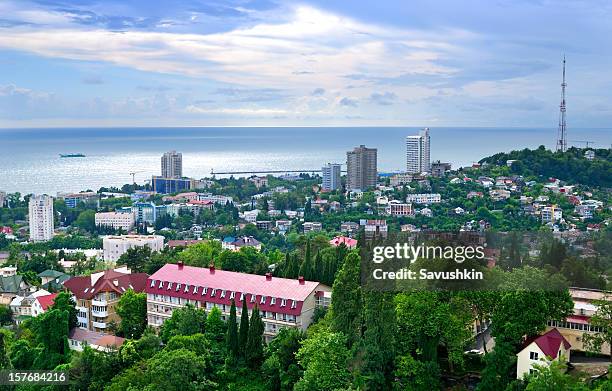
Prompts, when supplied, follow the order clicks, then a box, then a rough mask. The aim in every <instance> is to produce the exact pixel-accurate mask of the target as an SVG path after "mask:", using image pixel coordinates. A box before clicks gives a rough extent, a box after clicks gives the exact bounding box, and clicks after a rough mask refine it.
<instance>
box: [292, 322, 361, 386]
mask: <svg viewBox="0 0 612 391" xmlns="http://www.w3.org/2000/svg"><path fill="white" fill-rule="evenodd" d="M346 346H347V341H346V338H345V337H344V335H342V333H332V332H329V331H325V330H321V331H320V332H318V333H316V334H315V335H313V336H310V337H309V338H307V339H305V340H303V341H302V346H301V347H300V349H299V350H298V352H297V354H296V357H297V360H298V363H299V364H300V365H301V366H302V367H303V368H304V375H303V376H302V378H301V379H300V380H299V381H298V382H297V383H296V384H295V387H294V390H295V391H311V390H320V391H333V390H341V389H342V390H344V389H346V388H347V387H348V386H349V384H350V379H351V375H350V373H349V371H348V365H347V363H348V360H349V357H350V353H349V351H348V349H347V347H346Z"/></svg>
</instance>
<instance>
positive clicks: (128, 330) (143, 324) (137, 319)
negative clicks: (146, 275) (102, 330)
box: [116, 289, 147, 339]
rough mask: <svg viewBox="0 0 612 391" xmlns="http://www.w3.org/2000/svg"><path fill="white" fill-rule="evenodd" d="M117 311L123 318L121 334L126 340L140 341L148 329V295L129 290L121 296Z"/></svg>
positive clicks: (120, 328) (120, 327)
mask: <svg viewBox="0 0 612 391" xmlns="http://www.w3.org/2000/svg"><path fill="white" fill-rule="evenodd" d="M116 311H117V315H119V317H120V318H121V324H120V325H119V331H120V332H121V334H122V335H123V336H125V337H126V338H130V339H139V338H140V337H141V336H142V333H144V331H145V329H146V328H147V294H146V293H144V292H142V293H137V292H134V290H133V289H128V290H127V291H125V292H124V293H123V295H121V298H120V299H119V303H117V307H116Z"/></svg>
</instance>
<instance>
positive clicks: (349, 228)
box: [340, 221, 359, 235]
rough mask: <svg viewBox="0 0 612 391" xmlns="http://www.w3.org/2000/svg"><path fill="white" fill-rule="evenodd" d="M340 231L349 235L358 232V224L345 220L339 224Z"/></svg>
mask: <svg viewBox="0 0 612 391" xmlns="http://www.w3.org/2000/svg"><path fill="white" fill-rule="evenodd" d="M340 232H345V233H347V234H349V235H351V234H356V233H357V232H359V224H357V223H354V222H352V221H345V222H343V223H342V224H340Z"/></svg>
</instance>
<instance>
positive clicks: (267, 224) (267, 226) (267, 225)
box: [255, 220, 274, 231]
mask: <svg viewBox="0 0 612 391" xmlns="http://www.w3.org/2000/svg"><path fill="white" fill-rule="evenodd" d="M255 226H256V227H257V229H261V230H263V231H270V230H271V229H272V227H273V226H274V223H273V222H272V221H270V220H259V221H256V222H255Z"/></svg>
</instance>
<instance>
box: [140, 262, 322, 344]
mask: <svg viewBox="0 0 612 391" xmlns="http://www.w3.org/2000/svg"><path fill="white" fill-rule="evenodd" d="M145 292H146V293H147V317H148V323H149V325H150V326H153V327H160V326H161V324H162V323H163V322H164V321H165V320H166V319H168V318H169V317H170V316H171V315H172V311H173V310H174V309H176V308H179V307H183V306H185V305H186V304H191V305H194V306H195V307H196V308H204V309H205V310H207V311H210V310H211V309H212V308H213V307H217V308H219V310H221V313H222V317H223V319H224V320H225V319H226V318H228V317H229V311H230V307H231V302H232V300H234V301H235V303H236V307H237V316H238V318H240V316H241V308H242V307H241V302H242V300H245V301H246V304H247V308H248V309H249V312H250V311H252V309H253V308H255V307H256V308H258V309H259V311H260V313H261V316H262V320H263V321H264V325H265V328H264V336H265V337H266V339H267V340H269V339H271V338H272V337H274V335H276V333H277V332H278V330H280V329H281V328H283V327H297V328H300V329H303V330H305V329H306V328H307V327H308V325H309V324H310V323H311V320H312V316H313V314H314V310H315V307H317V306H325V305H327V302H328V300H325V298H328V296H329V295H327V296H326V295H324V294H323V293H324V292H331V288H330V287H328V286H326V285H323V284H321V283H319V282H316V281H306V280H304V279H303V278H298V279H288V278H280V277H273V276H272V275H271V274H270V273H268V274H266V275H263V276H262V275H256V274H247V273H237V272H230V271H225V270H218V269H215V267H214V266H210V267H208V268H200V267H193V266H184V265H183V264H182V263H179V264H166V265H165V266H163V267H162V268H161V269H159V270H158V271H157V272H156V273H155V274H153V275H152V276H150V277H149V279H148V280H147V284H146V288H145Z"/></svg>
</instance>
